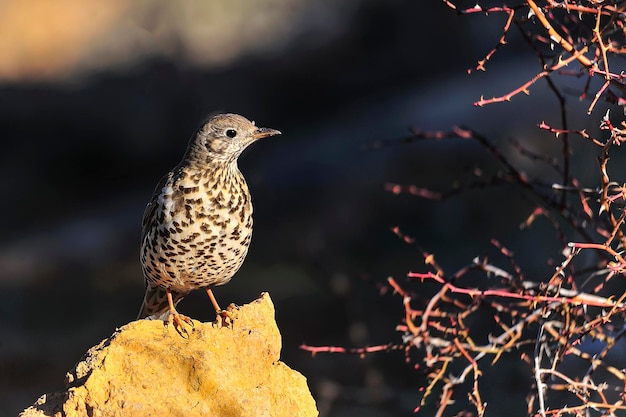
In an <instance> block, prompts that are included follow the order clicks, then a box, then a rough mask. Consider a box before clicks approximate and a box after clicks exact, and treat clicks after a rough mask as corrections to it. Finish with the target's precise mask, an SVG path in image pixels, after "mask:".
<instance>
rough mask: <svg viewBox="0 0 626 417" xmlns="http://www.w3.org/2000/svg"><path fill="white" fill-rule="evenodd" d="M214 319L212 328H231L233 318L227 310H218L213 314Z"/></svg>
mask: <svg viewBox="0 0 626 417" xmlns="http://www.w3.org/2000/svg"><path fill="white" fill-rule="evenodd" d="M215 314H216V317H215V321H214V322H213V326H214V327H217V328H218V329H220V328H222V327H226V328H227V329H232V328H233V322H234V317H233V315H232V314H231V313H230V311H228V310H219V311H216V312H215Z"/></svg>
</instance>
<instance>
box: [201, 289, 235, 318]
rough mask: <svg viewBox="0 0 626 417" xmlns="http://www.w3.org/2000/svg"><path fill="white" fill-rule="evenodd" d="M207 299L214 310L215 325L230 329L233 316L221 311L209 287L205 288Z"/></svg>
mask: <svg viewBox="0 0 626 417" xmlns="http://www.w3.org/2000/svg"><path fill="white" fill-rule="evenodd" d="M205 290H206V293H207V295H208V296H209V299H210V300H211V304H213V308H214V309H215V315H216V320H215V323H216V324H217V326H218V327H222V326H225V327H232V325H233V316H232V314H230V313H229V312H228V311H227V310H222V309H221V308H220V305H219V304H217V300H216V299H215V296H214V295H213V291H211V288H210V287H206V288H205Z"/></svg>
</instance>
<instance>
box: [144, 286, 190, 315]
mask: <svg viewBox="0 0 626 417" xmlns="http://www.w3.org/2000/svg"><path fill="white" fill-rule="evenodd" d="M170 292H171V293H172V301H174V306H176V305H177V304H178V303H179V302H180V300H182V299H183V298H185V296H186V295H187V294H188V293H180V292H176V291H170ZM169 309H170V306H169V304H168V302H167V291H165V289H163V288H160V287H151V286H150V285H148V286H147V287H146V296H145V297H144V298H143V303H142V304H141V309H140V310H139V315H138V316H137V320H140V319H145V318H148V317H150V318H160V317H161V316H162V315H163V314H164V313H167V312H168V311H169Z"/></svg>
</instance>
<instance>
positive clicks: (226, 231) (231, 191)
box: [138, 114, 280, 335]
mask: <svg viewBox="0 0 626 417" xmlns="http://www.w3.org/2000/svg"><path fill="white" fill-rule="evenodd" d="M278 134H280V132H279V131H278V130H274V129H268V128H262V127H256V126H255V124H254V122H251V121H249V120H248V119H246V118H245V117H243V116H239V115H237V114H219V115H217V116H213V117H211V118H210V119H209V121H208V122H207V123H206V124H204V126H202V127H201V128H200V129H199V130H198V131H197V132H196V133H195V134H194V136H193V137H192V138H191V141H190V142H189V145H188V147H187V151H186V152H185V155H184V157H183V160H182V161H181V163H180V164H178V165H177V166H176V167H175V168H174V169H173V170H172V171H170V172H169V173H168V174H167V175H166V176H165V177H163V179H162V180H161V182H159V184H158V185H157V186H156V188H155V190H154V194H153V196H152V199H151V201H150V203H148V206H147V207H146V211H145V213H144V215H143V222H142V231H141V265H142V268H143V274H144V276H145V279H146V295H145V298H144V301H143V305H142V306H141V310H140V312H139V317H138V319H141V318H146V317H152V318H160V319H164V320H165V321H166V324H170V323H173V324H174V327H175V329H176V330H177V331H178V332H179V333H181V334H182V335H187V331H186V329H184V327H183V326H182V325H183V322H184V323H187V324H189V325H191V324H192V322H191V319H189V317H186V316H183V315H182V314H180V313H178V312H177V311H176V305H177V304H178V302H179V301H180V300H181V299H182V298H183V297H185V296H186V295H187V294H189V292H191V291H193V290H196V289H200V288H204V289H205V290H206V292H207V294H208V295H209V298H210V299H211V302H212V304H213V307H214V308H215V311H216V313H217V318H218V320H221V321H222V322H224V320H226V319H228V314H227V313H226V312H224V311H222V310H221V309H220V307H219V305H218V304H217V302H216V301H215V297H214V296H213V293H212V291H211V287H212V286H216V285H223V284H226V283H227V282H228V281H230V279H231V278H232V277H233V275H234V274H235V272H237V270H238V269H239V267H240V266H241V264H242V263H243V260H244V258H245V257H246V254H247V253H248V246H249V245H250V238H251V236H252V201H251V199H250V192H249V191H248V185H247V184H246V180H245V178H244V177H243V175H242V174H241V172H240V171H239V168H238V167H237V158H238V157H239V155H241V153H242V152H243V150H244V149H246V148H247V147H248V145H250V144H251V143H253V142H255V141H256V140H257V139H260V138H264V137H267V136H273V135H278Z"/></svg>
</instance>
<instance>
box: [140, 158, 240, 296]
mask: <svg viewBox="0 0 626 417" xmlns="http://www.w3.org/2000/svg"><path fill="white" fill-rule="evenodd" d="M157 191H158V190H157ZM154 203H155V204H156V206H155V210H154V213H153V216H155V220H156V221H154V222H153V223H152V224H153V227H151V228H150V229H149V230H147V231H145V233H144V236H143V239H142V248H141V263H142V267H143V271H144V275H145V277H146V279H147V280H148V281H149V282H150V284H151V285H152V286H159V287H163V288H169V289H171V290H173V291H178V292H183V293H186V292H189V291H191V290H194V289H197V288H202V287H207V286H213V285H222V284H225V283H227V282H228V281H230V279H231V278H232V276H233V275H234V274H235V272H237V270H238V269H239V267H240V266H241V264H242V263H243V260H244V258H245V257H246V254H247V252H248V247H249V245H250V239H251V237H252V203H251V198H250V193H249V191H248V187H247V185H246V182H245V180H244V178H243V176H242V175H241V173H240V172H239V170H237V169H235V170H232V171H229V170H225V172H221V173H219V174H216V173H207V172H203V173H195V174H193V173H192V174H190V173H188V172H187V173H183V174H182V175H179V176H178V178H175V177H171V178H170V180H169V181H167V182H166V184H165V186H163V188H162V189H161V192H160V194H159V195H158V196H156V201H154Z"/></svg>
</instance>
